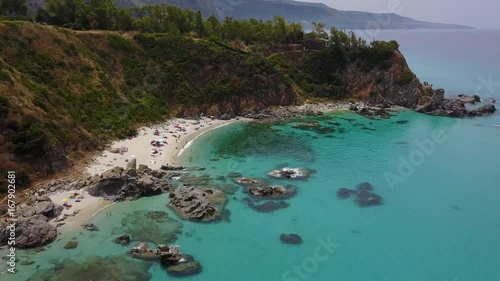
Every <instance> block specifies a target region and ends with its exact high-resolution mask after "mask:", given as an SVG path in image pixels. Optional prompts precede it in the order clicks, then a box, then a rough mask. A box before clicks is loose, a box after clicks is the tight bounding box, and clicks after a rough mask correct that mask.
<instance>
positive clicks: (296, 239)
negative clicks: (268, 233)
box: [280, 233, 302, 245]
mask: <svg viewBox="0 0 500 281" xmlns="http://www.w3.org/2000/svg"><path fill="white" fill-rule="evenodd" d="M280 240H281V242H283V243H285V244H291V245H300V244H302V237H300V236H299V235H298V234H284V233H283V234H281V236H280Z"/></svg>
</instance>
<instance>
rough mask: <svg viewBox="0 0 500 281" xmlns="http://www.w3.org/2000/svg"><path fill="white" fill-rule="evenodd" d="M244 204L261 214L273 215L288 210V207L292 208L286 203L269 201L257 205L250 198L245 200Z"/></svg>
mask: <svg viewBox="0 0 500 281" xmlns="http://www.w3.org/2000/svg"><path fill="white" fill-rule="evenodd" d="M243 202H245V203H246V204H247V205H248V206H249V207H250V208H252V209H254V210H255V211H257V212H259V213H271V212H274V211H277V210H281V209H285V208H288V206H290V204H288V203H287V202H285V201H268V202H265V203H261V204H256V203H254V202H253V201H252V200H251V199H250V198H244V199H243Z"/></svg>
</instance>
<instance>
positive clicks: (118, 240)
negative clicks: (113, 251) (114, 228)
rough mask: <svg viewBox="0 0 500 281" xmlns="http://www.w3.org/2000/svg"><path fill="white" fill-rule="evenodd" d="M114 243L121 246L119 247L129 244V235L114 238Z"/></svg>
mask: <svg viewBox="0 0 500 281" xmlns="http://www.w3.org/2000/svg"><path fill="white" fill-rule="evenodd" d="M115 243H116V244H121V245H126V244H128V243H130V236H129V235H122V236H120V237H116V238H115Z"/></svg>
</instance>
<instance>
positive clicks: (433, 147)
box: [2, 111, 500, 281]
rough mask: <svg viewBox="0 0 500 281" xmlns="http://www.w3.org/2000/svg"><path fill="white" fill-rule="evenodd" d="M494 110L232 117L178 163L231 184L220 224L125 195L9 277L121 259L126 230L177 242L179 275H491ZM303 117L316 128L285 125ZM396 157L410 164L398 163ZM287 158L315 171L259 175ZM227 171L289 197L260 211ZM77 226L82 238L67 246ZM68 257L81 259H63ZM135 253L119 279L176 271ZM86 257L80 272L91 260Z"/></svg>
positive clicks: (162, 200)
mask: <svg viewBox="0 0 500 281" xmlns="http://www.w3.org/2000/svg"><path fill="white" fill-rule="evenodd" d="M499 119H500V118H499V116H498V115H494V116H491V117H485V118H476V119H465V120H459V119H451V118H442V117H431V116H426V115H422V114H418V113H414V112H411V111H402V112H400V113H398V114H397V115H396V116H394V117H392V118H391V119H388V120H369V119H366V118H364V117H361V116H358V115H356V114H353V113H349V112H341V113H333V114H328V115H325V116H321V117H306V118H302V119H301V120H290V121H287V122H271V123H255V122H251V123H244V124H243V123H241V124H240V123H238V124H232V125H228V126H226V127H223V128H220V129H218V130H216V131H213V132H209V133H206V134H204V135H202V136H201V137H200V138H198V139H197V140H196V141H195V142H194V143H193V145H192V146H190V148H189V150H186V152H185V153H184V154H182V155H181V158H180V161H181V162H182V163H183V164H185V165H196V166H204V167H206V170H205V171H202V172H200V174H198V175H197V176H204V177H203V180H201V181H202V182H203V181H205V182H206V180H207V178H208V177H209V178H210V181H211V182H212V183H213V184H216V185H224V186H225V187H226V189H227V190H231V189H234V188H235V187H237V190H236V192H235V193H234V194H228V197H229V203H228V205H227V209H228V210H229V211H230V216H229V221H221V222H218V223H211V224H208V223H195V222H188V221H182V220H181V219H180V218H178V217H176V215H175V214H174V213H173V212H171V211H170V210H169V208H168V207H167V202H168V196H167V195H166V194H165V195H161V196H156V197H149V198H142V199H139V200H135V201H127V202H121V203H118V204H115V205H113V206H111V207H109V208H108V209H106V211H107V212H102V213H99V214H98V215H97V216H96V217H94V218H93V219H92V222H93V223H94V224H96V225H97V226H98V227H99V228H100V231H98V232H88V231H85V230H83V229H82V230H80V229H78V230H74V231H73V233H71V232H70V233H68V234H65V235H64V236H63V237H61V238H59V240H58V241H57V242H55V243H52V244H51V245H49V246H47V247H46V248H47V249H46V251H44V252H40V253H36V254H33V253H32V254H29V252H30V251H19V252H20V256H19V258H20V260H21V261H22V260H26V259H27V256H29V260H32V261H34V262H35V263H34V264H33V265H28V266H19V271H18V273H17V274H16V276H8V278H6V279H7V280H29V278H30V277H31V276H32V275H33V274H35V272H37V271H39V272H38V273H37V274H35V276H34V277H33V279H31V280H47V279H46V276H47V275H43V274H42V273H44V274H47V272H43V270H44V269H48V268H53V267H54V264H57V266H56V267H57V268H58V269H59V271H56V273H53V272H52V271H49V272H50V273H49V276H51V274H56V275H54V276H59V277H62V276H65V275H64V274H68V273H67V272H75V274H76V272H79V273H78V274H79V275H80V274H81V272H85V270H83V271H78V270H77V267H78V264H80V265H82V263H81V262H82V261H83V260H87V262H88V257H90V256H101V257H110V256H126V254H127V252H128V251H129V250H130V248H131V247H132V246H133V244H134V243H132V244H130V245H128V246H121V245H117V244H114V243H113V239H114V238H115V237H117V236H119V235H122V234H125V233H129V234H131V235H132V239H138V240H139V239H142V240H147V241H150V242H151V243H160V242H163V243H167V242H168V243H169V244H177V245H179V246H180V247H181V251H182V252H185V253H187V254H190V255H193V256H194V257H195V258H196V259H197V260H198V261H199V262H200V263H201V264H202V266H203V271H202V273H201V274H199V275H196V276H192V277H186V278H184V280H293V281H295V280H332V279H336V280H371V281H374V280H381V281H392V280H394V281H396V280H415V281H416V280H422V281H423V280H426V281H427V280H487V281H489V280H491V281H493V280H496V277H495V276H497V275H496V271H497V263H496V260H497V257H498V253H499V252H500V243H498V237H500V222H499V221H498V217H497V216H496V215H494V214H498V211H499V205H498V198H499V196H500V189H499V188H498V180H497V179H496V178H495V176H494V175H495V174H496V172H495V171H496V168H495V167H496V166H497V165H496V164H497V162H498V159H499V158H500V151H499V150H498V142H497V138H498V134H499V133H500V132H499V129H497V128H494V127H493V126H491V124H492V123H494V122H499V121H500V120H499ZM304 121H307V122H309V121H310V122H318V124H319V125H320V126H321V127H319V128H314V129H311V130H303V129H297V128H294V127H293V125H295V124H297V122H304ZM398 121H399V122H398ZM406 121H407V122H406ZM332 129H333V131H332ZM433 136H434V137H435V136H439V138H434V139H433ZM419 157H420V158H419ZM406 162H408V163H409V165H408V164H406V165H405V164H402V163H406ZM401 165H403V166H405V168H404V169H402V170H401V171H399V169H400V167H401ZM285 166H286V167H303V168H309V169H313V170H314V171H315V173H313V174H312V176H311V177H310V178H309V179H308V180H307V181H293V180H276V179H271V178H269V177H268V176H267V175H266V174H267V172H269V171H270V170H272V169H277V168H282V167H285ZM405 169H406V170H405ZM230 173H240V174H241V175H243V176H247V177H255V178H263V179H266V180H269V181H270V183H272V184H292V185H294V186H296V187H297V190H298V193H297V195H296V196H295V197H293V198H291V199H288V200H286V202H287V203H289V206H288V207H287V208H285V209H281V210H277V211H275V212H271V213H259V212H256V211H255V210H253V209H252V208H250V207H249V206H248V205H247V204H246V203H245V201H244V198H246V197H247V195H246V194H245V193H243V189H242V187H240V186H237V185H236V184H234V183H233V182H232V181H231V180H230V178H229V174H230ZM222 176H223V177H222ZM215 178H217V180H216V179H215ZM395 179H397V180H395ZM363 182H369V183H371V184H372V185H373V187H374V190H375V191H374V192H375V193H377V194H379V195H380V196H382V198H383V200H384V204H383V205H382V206H374V207H360V206H358V205H357V204H356V202H355V200H353V199H345V200H341V199H339V198H337V195H336V191H337V190H338V189H339V188H343V187H344V188H353V189H354V188H356V186H357V185H358V184H360V183H363ZM228 186H232V187H231V188H228ZM145 211H161V212H166V213H168V220H160V221H155V218H150V219H149V220H144V219H138V217H137V216H140V215H142V218H143V217H144V213H145ZM282 233H296V234H299V235H300V236H301V237H302V239H303V243H302V244H301V245H287V244H283V243H282V242H281V241H280V239H279V237H280V235H281V234H282ZM73 237H76V239H77V240H78V243H79V244H78V247H77V248H76V249H69V250H67V249H64V248H63V246H64V245H65V244H66V242H68V241H69V240H71V239H72V238H73ZM66 258H72V259H73V260H76V261H77V262H79V263H76V264H64V263H63V264H60V262H61V261H62V260H64V259H66ZM128 260H129V258H125V259H124V261H121V262H122V263H121V262H117V261H114V263H113V264H114V265H115V266H116V267H120V266H122V267H126V268H123V270H126V269H127V268H132V266H131V265H129V264H127V263H125V262H126V261H128ZM141 263H142V264H141ZM97 264H99V263H97ZM134 264H135V265H137V266H139V268H138V269H135V268H134V270H135V271H133V272H137V271H139V272H142V273H145V275H140V274H138V275H133V276H135V277H130V278H129V279H127V280H147V278H151V280H173V279H175V278H174V277H171V276H168V275H167V274H166V272H165V271H164V270H163V269H162V268H161V267H160V266H159V265H158V264H156V263H146V262H139V264H137V263H135V262H134ZM141 265H143V266H144V267H140V266H141ZM82 266H87V267H88V268H86V270H87V271H88V270H92V267H93V266H94V265H92V266H89V265H88V264H85V263H83V265H82ZM68 267H70V268H68ZM65 268H66V270H67V272H65V271H64V269H65ZM141 270H142V271H141ZM12 277H14V278H12ZM144 278H146V279H144ZM2 279H3V278H2ZM49 280H51V279H49ZM73 280H85V279H84V277H83V279H78V278H76V279H73ZM116 280H119V279H116ZM123 280H125V279H123Z"/></svg>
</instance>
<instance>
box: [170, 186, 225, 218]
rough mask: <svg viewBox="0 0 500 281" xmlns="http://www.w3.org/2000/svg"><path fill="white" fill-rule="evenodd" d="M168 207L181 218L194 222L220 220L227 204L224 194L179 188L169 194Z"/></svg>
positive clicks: (192, 188)
mask: <svg viewBox="0 0 500 281" xmlns="http://www.w3.org/2000/svg"><path fill="white" fill-rule="evenodd" d="M169 197H170V202H169V206H170V207H171V208H172V209H174V210H175V211H176V212H177V213H178V214H179V215H180V216H181V217H182V218H184V219H191V220H195V221H213V220H217V219H219V218H220V216H221V215H222V212H223V210H224V207H225V205H226V203H227V197H226V195H225V194H224V192H222V191H220V190H217V189H208V188H205V189H200V188H195V187H189V186H181V187H179V188H178V189H176V190H175V191H173V192H171V193H170V195H169Z"/></svg>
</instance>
